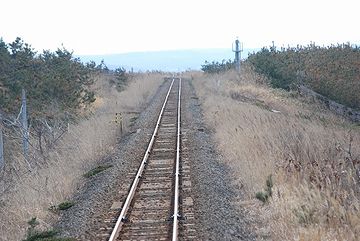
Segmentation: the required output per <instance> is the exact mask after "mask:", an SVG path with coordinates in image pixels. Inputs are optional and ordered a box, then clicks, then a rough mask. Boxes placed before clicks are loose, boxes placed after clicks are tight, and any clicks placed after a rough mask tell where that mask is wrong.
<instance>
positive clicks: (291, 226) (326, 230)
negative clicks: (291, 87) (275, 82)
mask: <svg viewBox="0 0 360 241" xmlns="http://www.w3.org/2000/svg"><path fill="white" fill-rule="evenodd" d="M192 77H193V84H194V86H195V89H196V92H197V95H198V97H199V99H200V101H201V104H202V109H203V111H204V116H205V120H206V123H207V124H208V126H209V127H210V128H211V129H212V131H213V133H214V136H215V140H216V143H217V146H218V149H219V150H220V152H221V154H222V155H223V157H224V158H223V159H222V160H221V161H222V162H224V163H225V164H226V165H228V166H230V167H231V170H232V173H231V174H232V176H233V180H234V185H236V187H238V190H239V196H238V200H234V205H236V206H238V207H239V208H243V209H244V208H245V209H246V210H247V211H246V212H247V213H248V214H249V222H250V223H252V224H253V228H254V231H255V232H256V233H257V235H258V237H259V239H260V240H261V239H265V240H357V237H358V236H359V235H360V212H359V211H360V200H359V198H360V193H359V189H358V187H359V184H360V183H359V175H358V173H359V170H360V166H359V163H360V128H359V125H356V124H353V123H349V122H348V121H346V120H344V119H343V118H342V117H339V116H336V115H335V114H333V113H332V112H330V111H329V110H327V109H326V108H324V106H323V105H321V104H319V103H317V102H316V101H315V102H314V100H312V99H307V98H305V97H301V96H298V95H297V92H288V91H285V90H281V89H273V88H271V87H270V86H271V80H269V79H267V78H266V77H264V76H261V75H259V74H257V73H256V72H255V71H254V69H253V67H251V66H250V65H249V64H245V65H244V66H243V68H242V74H241V76H238V75H237V74H236V73H235V72H233V71H228V72H223V73H219V74H212V75H209V74H204V73H192ZM357 87H358V86H357ZM357 87H356V88H357ZM355 97H356V96H355ZM270 176H271V178H270ZM270 179H271V180H270ZM270 182H272V185H273V186H272V185H271V183H270ZM256 196H258V199H257V198H256ZM260 199H262V200H263V201H264V202H263V201H260Z"/></svg>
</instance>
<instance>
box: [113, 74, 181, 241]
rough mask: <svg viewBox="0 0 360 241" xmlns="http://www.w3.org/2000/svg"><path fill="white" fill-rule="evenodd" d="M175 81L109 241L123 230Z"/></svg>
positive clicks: (114, 238) (167, 95)
mask: <svg viewBox="0 0 360 241" xmlns="http://www.w3.org/2000/svg"><path fill="white" fill-rule="evenodd" d="M174 81H175V79H173V80H172V82H171V85H170V88H169V91H168V92H167V94H166V97H165V101H164V104H163V106H162V108H161V111H160V114H159V118H158V120H157V123H156V126H155V130H154V132H153V134H152V137H151V140H150V142H149V145H148V147H147V149H146V152H145V155H144V158H143V160H142V162H141V164H140V167H139V170H138V172H137V174H136V176H135V179H134V181H133V183H132V185H131V189H130V191H129V194H128V196H127V197H126V201H125V204H124V205H123V208H122V210H121V213H120V216H119V218H118V220H117V221H116V224H115V227H114V229H113V231H112V233H111V236H110V238H109V241H114V240H116V239H117V237H118V236H119V233H120V231H121V227H122V224H123V222H124V220H125V215H126V213H127V211H128V209H129V207H130V204H131V201H132V199H133V197H134V195H135V191H136V188H137V186H138V183H139V180H140V178H141V174H142V173H143V171H144V168H145V164H146V161H147V159H148V157H149V154H150V151H151V148H152V146H153V144H154V141H155V137H156V134H157V132H158V130H159V126H160V121H161V118H162V116H163V113H164V109H165V105H166V103H167V101H168V98H169V95H170V91H171V88H172V86H173V84H174Z"/></svg>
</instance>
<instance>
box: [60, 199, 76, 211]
mask: <svg viewBox="0 0 360 241" xmlns="http://www.w3.org/2000/svg"><path fill="white" fill-rule="evenodd" d="M74 205H75V203H74V202H71V201H65V202H62V203H60V204H59V205H58V209H59V210H66V209H69V208H71V207H72V206H74Z"/></svg>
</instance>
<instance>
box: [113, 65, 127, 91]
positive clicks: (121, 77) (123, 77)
mask: <svg viewBox="0 0 360 241" xmlns="http://www.w3.org/2000/svg"><path fill="white" fill-rule="evenodd" d="M115 77H116V81H115V82H113V84H114V85H115V87H116V89H117V90H118V91H123V90H124V89H125V87H126V86H127V84H128V80H129V76H128V74H127V73H126V70H125V69H124V68H117V69H116V70H115Z"/></svg>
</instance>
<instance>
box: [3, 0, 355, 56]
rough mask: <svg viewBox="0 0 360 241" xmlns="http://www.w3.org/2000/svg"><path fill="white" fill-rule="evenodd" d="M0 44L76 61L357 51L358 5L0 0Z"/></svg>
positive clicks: (292, 0)
mask: <svg viewBox="0 0 360 241" xmlns="http://www.w3.org/2000/svg"><path fill="white" fill-rule="evenodd" d="M0 7H1V8H0V37H3V39H4V41H5V42H11V41H13V40H14V39H15V38H16V37H17V36H19V37H22V38H23V39H24V40H25V42H28V43H30V44H31V45H32V46H33V47H34V48H35V49H36V50H42V49H50V50H55V49H56V48H57V47H60V46H61V44H64V46H65V47H66V48H67V49H70V50H74V52H75V54H78V55H81V54H108V53H123V52H133V51H153V50H169V49H193V48H228V47H231V43H232V41H233V40H234V39H235V38H236V37H237V36H238V37H239V39H240V41H242V42H243V43H244V47H245V48H259V47H262V46H265V45H270V44H271V41H275V45H277V46H281V45H285V46H287V45H288V44H290V45H295V44H297V43H300V44H308V43H310V41H315V43H316V44H320V45H322V44H325V45H327V44H330V43H342V42H347V41H350V42H351V43H355V44H360V32H359V27H360V13H359V9H360V1H359V0H237V1H236V0H220V1H211V0H204V1H203V0H96V1H95V0H16V1H12V0H0Z"/></svg>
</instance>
